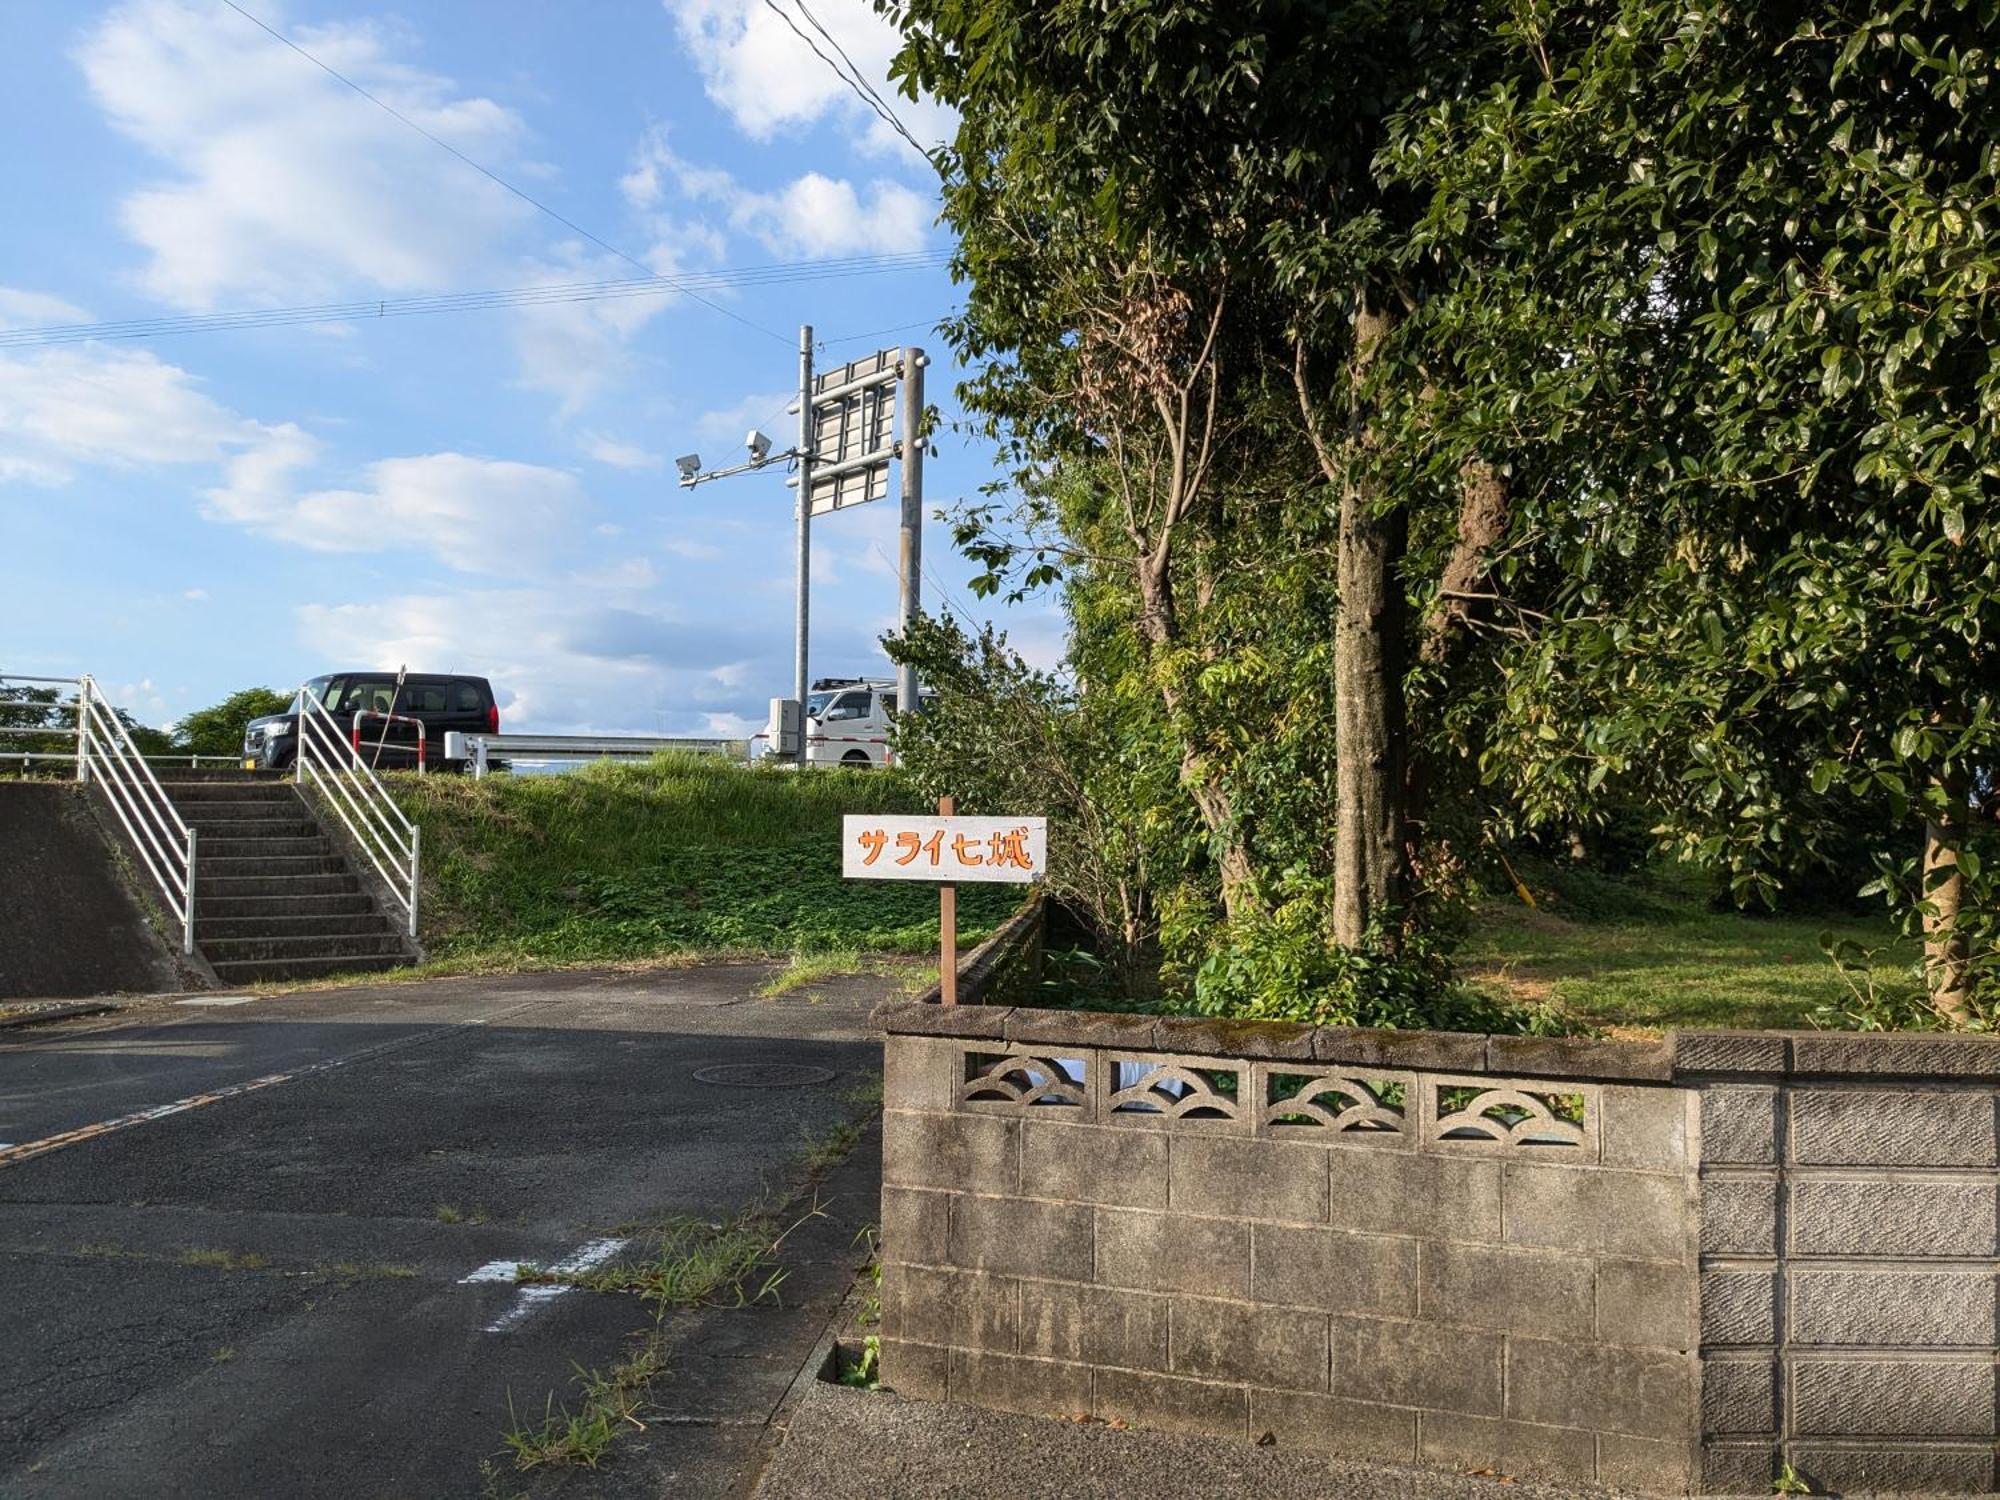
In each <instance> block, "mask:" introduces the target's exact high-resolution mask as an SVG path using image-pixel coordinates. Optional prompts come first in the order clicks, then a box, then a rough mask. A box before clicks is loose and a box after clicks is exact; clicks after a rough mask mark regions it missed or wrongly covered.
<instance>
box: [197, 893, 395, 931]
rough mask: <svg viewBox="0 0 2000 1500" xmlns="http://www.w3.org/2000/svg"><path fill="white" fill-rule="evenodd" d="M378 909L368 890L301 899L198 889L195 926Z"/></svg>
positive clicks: (344, 914)
mask: <svg viewBox="0 0 2000 1500" xmlns="http://www.w3.org/2000/svg"><path fill="white" fill-rule="evenodd" d="M374 910H375V903H374V902H373V901H371V900H369V899H368V894H367V892H365V891H322V892H320V893H318V894H307V895H299V896H286V895H272V896H210V895H208V894H207V893H206V891H205V890H204V888H203V887H202V886H201V885H199V884H197V885H196V886H195V898H194V920H195V926H196V927H197V928H198V929H200V928H205V926H206V924H207V923H208V922H210V921H211V920H218V921H224V922H229V921H238V920H241V919H243V918H246V917H305V918H314V917H321V916H324V917H358V916H365V915H367V914H369V913H371V912H373V911H374Z"/></svg>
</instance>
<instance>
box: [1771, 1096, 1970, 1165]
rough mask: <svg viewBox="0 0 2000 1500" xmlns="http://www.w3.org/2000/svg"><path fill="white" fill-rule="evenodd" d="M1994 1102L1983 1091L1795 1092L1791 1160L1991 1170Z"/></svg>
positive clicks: (1816, 1163) (1822, 1163)
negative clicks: (1984, 1168)
mask: <svg viewBox="0 0 2000 1500" xmlns="http://www.w3.org/2000/svg"><path fill="white" fill-rule="evenodd" d="M1994 1147H1995V1141H1994V1117H1993V1095H1992V1094H1991V1093H1990V1092H1988V1091H1987V1090H1984V1089H1975V1090H1964V1091H1959V1090H1954V1091H1947V1090H1943V1089H1938V1090H1920V1089H1883V1090H1879V1091H1876V1090H1861V1089H1797V1090H1795V1091H1794V1092H1793V1094H1792V1097H1791V1157H1792V1160H1793V1161H1795V1162H1800V1163H1804V1164H1812V1165H1820V1166H1833V1167H1847V1166H1888V1167H1990V1166H1992V1165H1993V1164H1994V1162H1995V1160H1996V1158H1995V1155H1994Z"/></svg>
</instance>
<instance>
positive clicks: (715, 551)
mask: <svg viewBox="0 0 2000 1500" xmlns="http://www.w3.org/2000/svg"><path fill="white" fill-rule="evenodd" d="M660 550H661V551H663V552H671V553H672V554H673V555H674V556H675V557H685V558H686V559H688V561H690V562H714V561H715V559H716V558H718V557H721V556H723V555H724V554H723V551H722V549H721V548H720V547H717V546H715V545H713V544H712V543H709V542H695V541H688V540H685V539H677V540H675V541H671V542H666V543H663V544H662V546H661V549H660Z"/></svg>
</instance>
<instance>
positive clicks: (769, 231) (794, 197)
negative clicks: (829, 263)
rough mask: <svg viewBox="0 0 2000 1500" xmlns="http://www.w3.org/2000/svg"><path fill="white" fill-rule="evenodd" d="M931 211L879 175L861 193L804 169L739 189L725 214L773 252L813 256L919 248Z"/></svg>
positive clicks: (790, 257)
mask: <svg viewBox="0 0 2000 1500" xmlns="http://www.w3.org/2000/svg"><path fill="white" fill-rule="evenodd" d="M933 212H934V210H933V208H932V205H931V203H930V202H929V200H927V199H925V198H923V197H920V196H919V195H918V194H916V193H913V192H911V191H910V190H909V189H908V188H906V187H904V186H903V185H902V184H901V183H899V182H890V181H887V180H886V179H877V180H876V181H874V182H872V183H870V184H869V185H868V188H867V190H866V193H865V195H864V194H863V193H859V192H856V191H855V188H854V185H853V184H852V183H850V182H848V181H846V180H845V179H844V178H832V177H823V176H821V175H820V174H819V173H818V172H808V173H806V175H805V176H803V177H800V178H798V179H797V180H796V181H794V182H792V183H790V184H789V185H787V186H786V187H784V188H782V189H780V190H779V191H777V192H775V193H752V192H744V193H739V194H738V195H737V196H736V197H735V199H734V200H733V201H732V202H731V204H730V210H729V218H730V222H731V223H732V224H734V225H735V226H736V227H737V228H738V229H741V230H744V231H745V232H747V233H749V234H752V235H755V236H756V237H757V239H758V240H760V241H761V242H762V243H763V245H764V248H765V249H767V250H769V251H770V252H771V253H772V254H773V255H777V256H781V257H784V258H785V259H788V260H812V259H816V258H820V257H824V256H830V255H856V254H891V253H894V252H897V251H904V250H920V249H922V248H923V245H924V239H925V237H926V235H927V233H928V232H929V229H930V222H931V217H932V214H933Z"/></svg>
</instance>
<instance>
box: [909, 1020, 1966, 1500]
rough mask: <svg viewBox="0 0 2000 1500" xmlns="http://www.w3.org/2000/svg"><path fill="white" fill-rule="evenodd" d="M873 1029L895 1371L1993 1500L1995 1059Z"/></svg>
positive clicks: (1458, 1454)
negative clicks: (879, 1067) (881, 1063)
mask: <svg viewBox="0 0 2000 1500" xmlns="http://www.w3.org/2000/svg"><path fill="white" fill-rule="evenodd" d="M880 1016H881V1019H882V1021H883V1023H884V1025H885V1028H886V1029H887V1030H888V1032H889V1033H890V1035H889V1039H888V1045H887V1061H886V1098H885V1106H886V1121H885V1133H884V1146H883V1152H884V1158H883V1167H884V1190H883V1203H882V1226H883V1247H882V1248H883V1259H884V1274H883V1340H884V1351H883V1367H884V1378H885V1380H886V1381H887V1382H888V1383H889V1384H891V1385H893V1386H895V1387H896V1388H897V1389H899V1390H901V1391H903V1392H904V1393H906V1394H913V1395H920V1396H929V1397H933V1398H937V1399H949V1400H954V1401H965V1402H971V1403H975V1404H980V1405H987V1406H995V1407H1002V1408H1006V1409H1009V1410H1015V1411H1026V1412H1037V1413H1048V1414H1056V1415H1085V1414H1087V1415H1090V1416H1094V1417H1098V1418H1102V1419H1106V1420H1113V1419H1116V1420H1122V1421H1126V1422H1130V1423H1133V1424H1135V1425H1141V1426H1150V1427H1158V1428H1164V1429H1168V1430H1175V1431H1188V1432H1199V1433H1205V1434H1212V1435H1222V1436H1230V1437H1237V1438H1241V1439H1244V1440H1246V1441H1262V1440H1266V1438H1267V1435H1268V1438H1269V1439H1272V1440H1275V1441H1276V1442H1277V1443H1279V1444H1280V1445H1283V1446H1297V1447H1304V1448H1313V1449H1319V1450H1324V1451H1330V1452H1335V1453H1341V1454H1347V1455H1355V1456H1361V1457H1372V1458H1382V1459H1394V1460H1399V1461H1404V1462H1408V1461H1412V1460H1416V1461H1424V1462H1431V1463H1437V1464H1443V1465H1448V1466H1451V1467H1454V1468H1461V1469H1465V1468H1485V1469H1492V1470H1496V1471H1499V1472H1503V1473H1511V1474H1517V1475H1521V1476H1533V1477H1539V1478H1545V1479H1555V1480H1564V1479H1568V1480H1595V1481H1598V1482H1602V1483H1607V1484H1617V1485H1624V1486H1630V1487H1633V1488H1637V1489H1641V1490H1646V1491H1652V1492H1656V1493H1683V1492H1687V1491H1689V1490H1707V1491H1711V1492H1720V1493H1731V1492H1735V1493H1760V1492H1768V1489H1769V1486H1770V1481H1771V1478H1772V1476H1773V1474H1774V1473H1776V1472H1777V1470H1778V1467H1779V1466H1780V1465H1781V1464H1783V1463H1785V1462H1790V1463H1792V1464H1794V1465H1795V1466H1796V1467H1797V1468H1798V1470H1799V1471H1800V1472H1801V1474H1803V1475H1805V1476H1807V1477H1809V1478H1812V1479H1814V1480H1815V1481H1816V1482H1817V1483H1818V1484H1819V1485H1820V1486H1822V1487H1834V1486H1838V1487H1856V1488H1858V1487H1869V1488H1896V1487H1908V1488H1925V1489H1949V1490H1962V1491H1983V1490H1987V1489H1990V1488H1992V1487H1993V1481H1994V1448H1995V1441H1996V1434H2000V1428H1996V1423H1995V1374H1994V1372H1995V1361H1996V1357H2000V1347H1996V1332H1995V1293H1994V1287H1995V1280H1994V1278H1995V1272H1996V1269H2000V1260H1996V1248H2000V1247H1996V1237H1995V1236H1996V1228H1995V1226H1996V1223H1997V1222H2000V1203H1996V1196H2000V1180H1997V1179H1996V1173H1995V1164H1996V1136H1995V1096H1994V1085H1995V1084H1996V1083H2000V1043H1995V1042H1989V1041H1971V1042H1965V1041H1956V1040H1948V1039H1947V1040H1942V1041H1941V1039H1934V1038H1897V1037H1822V1036H1817V1035H1815V1036H1801V1037H1790V1036H1784V1035H1777V1034H1760V1033H1740V1034H1735V1033H1701V1034H1690V1035H1684V1036H1681V1037H1678V1038H1675V1039H1673V1040H1672V1041H1671V1042H1668V1043H1661V1044H1625V1043H1603V1042H1565V1041H1542V1040H1536V1039H1530V1038H1505V1037H1481V1036H1465V1035H1451V1034H1441V1033H1395V1032H1365V1031H1344V1030H1336V1029H1325V1028H1312V1027H1303V1026H1246V1025H1231V1024H1228V1023H1207V1022H1198V1021H1192V1022H1191V1021H1181V1020H1167V1019H1156V1018H1151V1017H1129V1016H1101V1015H1085V1014H1077V1013H1069V1012H1048V1011H1034V1010H1026V1009H1014V1010H1008V1009H1003V1008H979V1007H961V1008H959V1009H957V1010H956V1011H953V1010H945V1009H941V1008H940V1007H937V1006H935V1005H903V1006H893V1007H886V1008H885V1009H884V1011H883V1012H881V1013H880Z"/></svg>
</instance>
